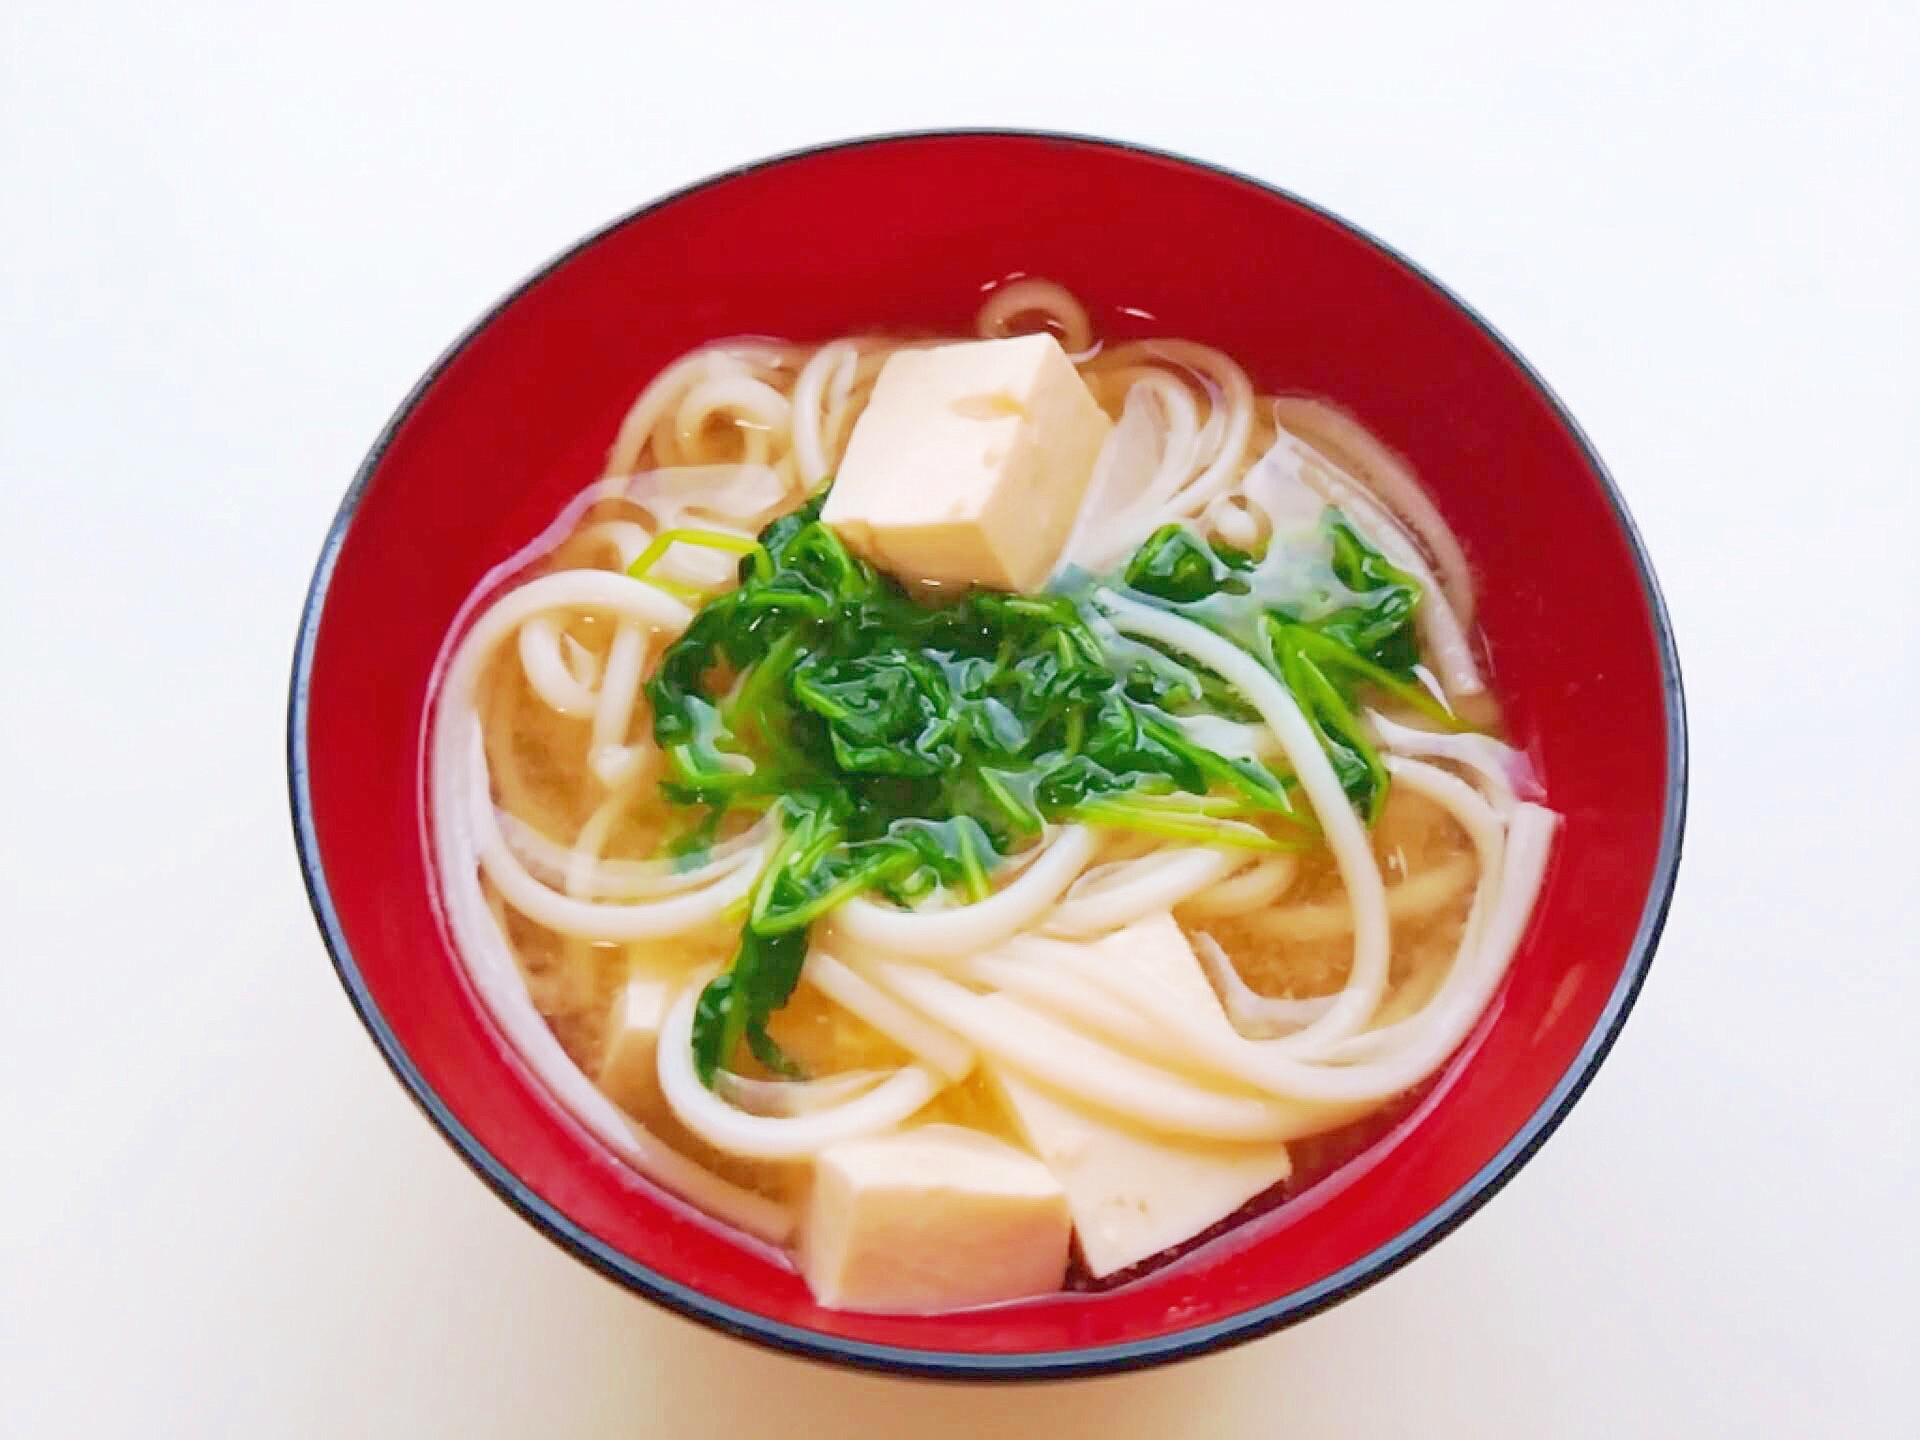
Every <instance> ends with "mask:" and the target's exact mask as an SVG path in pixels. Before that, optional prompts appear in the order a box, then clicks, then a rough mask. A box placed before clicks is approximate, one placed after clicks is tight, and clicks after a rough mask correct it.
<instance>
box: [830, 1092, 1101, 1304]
mask: <svg viewBox="0 0 1920 1440" xmlns="http://www.w3.org/2000/svg"><path fill="white" fill-rule="evenodd" d="M1071 1229H1072V1227H1071V1222H1070V1221H1069V1219H1068V1215H1067V1202H1066V1197H1065V1195H1063V1194H1062V1193H1061V1188H1060V1185H1059V1183H1058V1182H1057V1181H1056V1180H1055V1179H1054V1178H1053V1176H1052V1174H1050V1173H1049V1172H1048V1170H1047V1167H1046V1166H1044V1165H1042V1164H1041V1163H1040V1162H1039V1161H1038V1160H1035V1159H1034V1158H1033V1157H1032V1156H1031V1155H1028V1154H1026V1153H1025V1152H1024V1151H1021V1150H1017V1149H1015V1148H1014V1147H1013V1146H1011V1145H1008V1144H1006V1143H1005V1142H1003V1141H1000V1140H996V1139H994V1138H993V1137H992V1136H989V1135H984V1134H982V1133H980V1132H979V1131H977V1130H967V1129H962V1128H961V1127H959V1126H954V1125H924V1126H920V1127H918V1128H916V1129H912V1130H901V1131H895V1132H893V1133H891V1134H886V1135H875V1136H871V1137H868V1138H864V1139H859V1140H842V1141H840V1142H838V1143H836V1144H833V1145H829V1146H828V1147H827V1148H826V1149H825V1150H823V1151H821V1152H820V1155H819V1157H818V1159H817V1160H816V1162H815V1165H814V1177H813V1192H812V1195H811V1196H810V1198H809V1200H808V1205H807V1219H806V1230H805V1234H804V1236H803V1239H802V1244H801V1261H802V1264H803V1266H804V1268H805V1272H806V1277H807V1284H808V1285H809V1286H810V1287H811V1288H812V1290H813V1294H814V1298H815V1299H817V1300H818V1301H819V1302H820V1303H821V1304H822V1305H833V1306H838V1307H840V1308H842V1309H848V1310H869V1311H890V1312H913V1311H934V1310H955V1309H961V1308H964V1307H966V1306H970V1305H990V1304H993V1303H995V1302H997V1301H1003V1300H1019V1299H1024V1298H1026V1297H1028V1296H1032V1295H1044V1294H1048V1293H1050V1292H1052V1291H1055V1290H1058V1289H1059V1288H1060V1286H1061V1284H1062V1283H1063V1281H1064V1280H1065V1278H1066V1271H1067V1247H1068V1240H1069V1237H1070V1235H1071Z"/></svg>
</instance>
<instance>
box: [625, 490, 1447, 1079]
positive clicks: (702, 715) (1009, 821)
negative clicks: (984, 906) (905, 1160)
mask: <svg viewBox="0 0 1920 1440" xmlns="http://www.w3.org/2000/svg"><path fill="white" fill-rule="evenodd" d="M821 498H823V497H816V498H815V499H814V500H812V501H810V502H809V503H808V504H807V505H805V506H803V507H801V508H800V509H799V510H797V511H795V512H794V513H792V514H790V515H786V516H783V517H782V518H780V519H778V520H776V521H774V522H773V523H772V524H771V525H769V526H767V527H766V529H765V530H763V531H762V532H761V534H760V536H759V538H758V540H757V541H754V542H750V541H745V540H742V539H740V538H739V537H737V536H730V535H725V534H721V533H719V532H704V531H668V532H666V533H665V534H663V535H662V536H661V537H660V539H659V540H656V541H655V542H654V543H653V545H651V546H649V547H648V550H647V552H646V553H645V554H643V555H642V556H641V557H640V558H639V560H637V561H636V562H635V564H634V567H633V573H634V574H636V575H637V576H639V577H640V578H646V575H647V573H648V571H649V570H650V568H651V566H652V565H653V564H654V563H655V562H657V560H658V558H659V556H660V555H661V554H664V553H665V550H666V548H667V547H668V546H669V545H672V544H681V543H684V544H708V545H712V546H714V547H715V548H721V549H725V550H730V551H733V552H735V553H738V554H740V555H741V557H742V558H741V562H740V569H739V586H738V588H737V589H734V590H732V591H730V592H728V593H726V594H723V595H719V596H716V597H714V598H712V599H710V600H708V601H707V602H706V603H705V604H704V605H702V606H701V607H700V609H699V610H698V612H697V613H696V614H695V616H694V619H693V622H692V624H691V625H689V626H688V628H687V630H686V631H685V632H684V633H683V634H682V635H681V637H680V638H679V639H678V640H677V641H675V642H674V643H673V644H672V645H671V646H669V647H668V649H667V651H666V653H665V655H664V656H663V657H662V658H661V661H660V664H659V665H658V666H657V667H656V668H655V671H654V676H653V679H652V680H651V681H650V682H649V685H648V696H649V699H650V700H651V702H652V707H653V715H654V735H655V738H656V740H657V741H658V742H659V744H660V746H661V748H662V749H663V751H664V752H665V753H666V756H667V760H668V771H669V773H668V776H667V779H666V781H665V782H664V789H665V792H666V794H667V795H668V797H669V798H670V799H672V800H675V801H678V802H680V803H682V804H684V805H686V806H687V807H689V811H690V813H692V814H697V815H698V816H699V818H698V819H697V820H689V822H688V823H687V825H686V826H684V827H682V829H683V833H682V838H681V841H680V842H679V843H681V844H685V845H688V846H693V845H696V844H697V845H701V846H704V845H706V844H709V843H710V842H711V838H712V837H713V836H714V835H715V834H717V833H718V829H719V826H720V824H721V822H722V820H723V819H724V817H725V816H726V815H727V814H728V813H729V812H730V811H732V810H734V809H736V808H744V809H750V810H769V809H770V810H771V812H772V814H773V815H774V817H775V819H776V820H777V822H778V825H779V832H780V840H779V843H778V845H777V847H776V849H775V851H774V854H773V857H772V859H771V860H770V861H769V862H768V864H767V866H766V868H765V870H764V871H763V872H762V873H761V875H760V877H759V879H758V880H757V882H756V883H755V886H754V890H753V894H752V896H751V897H750V903H749V909H748V915H747V920H746V925H745V931H744V934H743V935H742V938H741V942H740V947H739V950H738V952H737V953H736V954H735V956H734V959H733V963H732V964H731V966H730V967H729V968H728V969H727V971H726V972H725V973H723V974H721V975H720V976H718V977H717V978H716V979H714V980H713V981H712V982H711V983H710V984H709V985H708V986H707V987H706V989H705V990H704V991H703V992H702V994H701V996H700V999H699V1002H698V1005H697V1008H696V1010H695V1013H694V1058H695V1063H696V1066H697V1068H698V1070H699V1073H700V1075H701V1077H702V1078H703V1079H704V1080H705V1081H707V1082H708V1083H711V1082H712V1078H713V1075H714V1072H715V1071H716V1070H717V1069H719V1068H720V1067H721V1066H723V1065H726V1064H728V1063H730V1062H731V1060H732V1058H733V1056H734V1055H735V1053H736V1052H737V1050H738V1048H739V1046H740V1044H741V1043H742V1042H743V1041H744V1042H745V1043H746V1044H747V1046H748V1047H749V1049H750V1050H751V1051H752V1053H753V1054H754V1055H755V1056H756V1057H757V1058H759V1060H760V1061H761V1062H762V1063H763V1064H766V1065H768V1066H770V1067H772V1068H774V1069H776V1070H780V1071H781V1072H782V1073H788V1072H790V1071H791V1069H792V1067H791V1065H790V1064H789V1062H788V1061H787V1060H786V1058H785V1057H784V1056H783V1055H782V1054H781V1053H780V1051H779V1048H778V1047H777V1046H776V1045H775V1044H774V1042H773V1040H772V1038H771V1036H770V1035H769V1034H768V1033H767V1029H766V1025H767V1020H768V1017H770V1016H771V1015H772V1014H773V1013H774V1012H775V1011H776V1010H778V1009H779V1008H780V1007H781V1006H782V1005H784V1004H785V1003H786V1001H787V999H788V997H789V996H790V995H791V994H792V991H793V988H794V986H795V985H796V984H798V983H799V978H800V972H801V968H802V966H803V965H804V963H805V959H806V947H807V931H808V928H809V927H810V926H811V925H812V924H813V923H814V922H815V921H816V920H818V919H820V918H822V917H823V916H825V915H827V914H828V913H829V912H831V911H832V910H833V909H835V908H836V907H838V906H839V905H841V904H843V903H845V902H846V901H847V900H849V899H851V898H853V897H855V896H858V895H862V894H866V893H868V892H877V893H879V894H882V895H885V896H887V897H889V898H891V899H892V900H894V901H896V902H898V903H900V904H904V905H912V904H914V903H917V902H918V901H920V900H922V899H924V898H926V897H927V896H928V895H930V894H932V893H933V892H934V891H935V890H938V889H946V890H949V891H951V892H954V893H955V894H958V895H960V896H963V897H965V898H967V899H976V900H977V899H979V898H982V897H984V896H985V895H987V894H988V893H990V890H991V885H992V873H993V871H994V869H995V867H996V866H997V865H999V864H1000V863H1001V862H1002V861H1003V860H1005V859H1006V858H1007V857H1008V856H1010V855H1012V854H1013V853H1015V852H1016V851H1018V850H1019V849H1020V848H1021V847H1023V846H1024V845H1026V844H1029V843H1031V841H1032V840H1033V839H1034V838H1035V837H1036V836H1038V835H1039V834H1040V832H1041V831H1042V829H1043V828H1044V826H1045V825H1046V824H1047V823H1048V822H1049V821H1067V820H1071V821H1077V822H1080V823H1083V824H1088V825H1096V826H1105V827H1112V828H1120V829H1126V830H1132V831H1136V832H1139V833H1143V834H1149V835H1155V836H1160V837H1164V838H1167V839H1172V840H1178V841H1182V842H1185V843H1189V844H1206V845H1230V846H1236V847H1244V848H1248V849H1255V850H1273V849H1282V848H1290V847H1299V846H1303V845H1307V844H1311V843H1315V841H1316V840H1317V835H1318V826H1317V824H1316V823H1315V822H1314V820H1313V818H1312V817H1311V816H1309V815H1305V814H1303V813H1301V812H1300V811H1299V810H1298V808H1297V807H1296V806H1295V804H1294V802H1293V799H1292V788H1293V783H1294V782H1293V779H1292V777H1291V776H1288V775H1283V774H1280V773H1277V772H1276V771H1274V770H1273V769H1271V768H1270V767H1268V766H1267V765H1265V764H1262V763H1261V762H1259V761H1256V760H1250V759H1246V758H1238V757H1231V756H1226V755H1220V754H1216V753H1214V752H1213V751H1211V750H1208V749H1207V748H1206V747H1205V746H1203V745H1200V744H1198V743H1196V742H1195V741H1194V740H1192V739H1191V738H1189V735H1188V732H1187V730H1186V729H1185V728H1184V727H1183V725H1182V723H1181V722H1182V717H1183V716H1186V715H1194V714H1210V715H1224V716H1228V717H1230V718H1236V719H1244V718H1250V717H1252V716H1253V714H1254V712H1253V711H1252V710H1251V708H1250V707H1249V706H1248V705H1247V704H1246V702H1245V700H1244V698H1243V697H1241V696H1239V695H1237V694H1236V693H1235V692H1234V691H1233V690H1232V689H1231V687H1229V686H1227V685H1226V684H1225V682H1223V681H1222V680H1220V678H1219V677H1218V676H1216V675H1213V674H1211V673H1210V672H1207V671H1204V670H1195V669H1193V668H1192V667H1190V666H1188V665H1186V664H1185V663H1183V662H1182V661H1180V660H1179V659H1176V658H1175V657H1174V656H1172V655H1168V654H1166V653H1165V652H1164V651H1161V650H1159V649H1157V648H1156V647H1154V646H1151V645H1147V644H1144V643H1140V642H1136V641H1132V640H1127V639H1124V638H1121V637H1116V636H1114V635H1113V632H1112V631H1111V628H1110V627H1108V628H1107V629H1105V630H1104V632H1103V631H1101V630H1098V629H1097V628H1096V626H1095V624H1094V623H1092V622H1091V621H1090V618H1089V617H1090V614H1091V613H1092V612H1091V611H1090V610H1083V608H1082V607H1083V606H1084V605H1088V604H1089V603H1090V594H1089V587H1090V585H1091V581H1090V580H1089V579H1088V578H1087V577H1080V579H1079V580H1078V581H1077V582H1076V589H1075V592H1074V593H1056V594H1042V595H1005V594H999V593H995V592H989V591H972V592H968V593H966V594H963V595H959V596H955V597H951V598H941V599H937V600H923V599H919V598H915V597H913V596H910V595H909V594H908V593H907V592H906V591H904V590H903V589H902V588H901V587H900V586H898V585H897V584H895V583H894V582H893V581H892V580H891V579H889V578H888V577H886V576H884V575H882V574H880V573H879V572H878V571H876V570H875V569H874V568H873V567H872V566H870V565H868V564H867V563H866V562H864V561H863V560H861V559H859V558H858V557H857V556H855V555H853V554H851V553H850V552H849V551H848V550H847V549H846V547H845V546H844V545H843V544H842V543H841V542H840V539H839V537H838V536H836V535H835V534H834V533H833V531H832V530H830V529H829V528H828V527H827V526H825V525H823V524H821V523H820V519H819V511H820V501H821ZM1122 576H1123V578H1124V583H1125V584H1126V585H1127V586H1128V587H1129V588H1130V589H1131V590H1133V591H1135V592H1137V593H1138V594H1141V595H1144V596H1147V597H1150V598H1151V600H1152V601H1153V603H1156V604H1159V605H1162V606H1165V607H1166V608H1167V609H1169V610H1172V611H1174V612H1175V613H1178V614H1181V615H1184V616H1187V617H1189V618H1192V619H1195V620H1197V621H1199V622H1200V623H1202V624H1206V625H1209V626H1210V627H1211V628H1213V629H1215V630H1216V631H1218V632H1219V633H1221V634H1223V635H1226V636H1227V637H1228V638H1230V639H1232V640H1233V641H1234V642H1235V643H1236V644H1240V645H1242V646H1243V647H1244V648H1246V649H1247V650H1249V651H1250V652H1251V653H1254V654H1255V655H1256V656H1257V657H1258V658H1259V659H1260V660H1261V661H1262V663H1263V664H1265V665H1267V666H1268V667H1269V668H1270V669H1271V670H1273V672H1274V673H1275V674H1276V675H1277V676H1278V677H1279V678H1280V680H1281V681H1282V683H1284V684H1285V685H1286V686H1287V688H1288V689H1289V690H1290V691H1291V692H1292V693H1293V695H1294V697H1295V698H1296V699H1297V700H1298V702H1299V704H1300V706H1301V709H1302V711H1303V712H1304V713H1305V715H1306V717H1307V720H1308V722H1309V724H1310V725H1311V726H1312V728H1313V732H1314V735H1315V737H1316V738H1317V739H1318V741H1319V743H1320V745H1321V747H1322V748H1323V749H1324V750H1325V752H1326V754H1327V756H1328V758H1329V760H1330V761H1331V763H1332V765H1333V768H1334V772H1335V774H1336V775H1337V776H1338V777H1339V780H1340V784H1341V786H1342V788H1343V789H1344V790H1345V792H1346V793H1347V795H1348V797H1349V798H1350V799H1351V800H1352V802H1353V804H1354V806H1355V808H1356V809H1357V810H1359V812H1360V813H1361V814H1362V815H1363V816H1364V817H1365V818H1366V820H1367V821H1368V823H1372V822H1373V821H1375V820H1377V819H1378V818H1379V815H1380V812H1381V807H1382V806H1383V805H1384V804H1385V800H1386V794H1387V780H1388V777H1387V772H1386V769H1385V767H1384V765H1383V764H1382V763H1381V760H1380V756H1379V754H1378V753H1377V752H1376V751H1375V750H1374V748H1373V746H1372V744H1371V743H1370V742H1369V741H1368V739H1367V737H1366V735H1365V733H1364V731H1363V729H1362V727H1361V725H1360V721H1359V718H1358V712H1357V694H1358V691H1359V690H1360V689H1361V688H1362V687H1370V688H1373V689H1377V690H1379V691H1382V692H1385V693H1387V694H1390V695H1392V696H1394V697H1395V698H1397V699H1399V700H1401V701H1402V702H1404V703H1406V704H1408V705H1412V706H1414V707H1416V708H1418V709H1420V710H1422V711H1424V712H1425V713H1427V714H1429V715H1432V716H1435V717H1436V718H1439V719H1441V720H1442V721H1443V722H1444V723H1452V717H1451V716H1450V715H1449V714H1448V712H1447V711H1446V710H1445V709H1444V707H1442V706H1440V705H1439V704H1438V703H1437V702H1436V701H1434V700H1433V699H1432V697H1431V696H1429V695H1428V694H1427V693H1426V691H1425V690H1424V689H1422V688H1421V686H1420V684H1419V683H1418V680H1417V678H1416V677H1415V674H1414V667H1415V666H1416V665H1417V664H1418V661H1419V646H1418V639H1417V636H1416V634H1415V632H1414V625H1413V622H1414V616H1415V614H1416V612H1417V610H1418V607H1419V603H1420V586H1419V584H1418V582H1416V581H1415V580H1414V579H1413V578H1412V577H1411V576H1409V575H1408V574H1406V572H1404V571H1402V570H1400V569H1398V568H1397V567H1395V566H1394V565H1392V564H1391V563H1390V562H1389V561H1387V559H1386V558H1385V557H1384V556H1383V555H1381V554H1380V553H1379V552H1378V551H1376V550H1374V549H1373V548H1372V547H1371V546H1369V545H1368V544H1367V543H1366V541H1365V540H1363V539H1362V538H1361V537H1360V536H1359V535H1358V534H1357V533H1356V532H1355V531H1354V530H1353V529H1352V527H1351V526H1350V525H1348V524H1347V522H1346V521H1345V519H1344V518H1343V517H1342V516H1341V515H1340V514H1339V512H1338V511H1332V510H1330V511H1328V512H1327V516H1326V519H1325V522H1324V523H1323V525H1322V527H1321V533H1320V535H1319V536H1318V537H1317V539H1316V540H1315V541H1313V543H1312V544H1311V545H1309V546H1308V547H1306V548H1305V549H1301V548H1300V547H1297V546H1294V545H1293V544H1292V542H1291V541H1290V542H1288V546H1287V547H1286V548H1281V547H1270V550H1269V553H1266V554H1261V555H1254V554H1249V553H1247V552H1245V551H1240V550H1235V549H1233V548H1231V547H1227V546H1223V545H1219V544H1209V543H1208V542H1206V541H1205V540H1203V539H1201V538H1200V537H1199V536H1198V535H1197V534H1195V533H1194V532H1193V531H1191V530H1189V529H1188V528H1186V527H1185V526H1181V525H1170V526H1166V527H1163V528H1162V529H1160V530H1158V531H1156V532H1155V533H1154V534H1153V535H1152V536H1150V537H1149V538H1148V540H1147V541H1146V543H1145V544H1143V545H1142V546H1141V547H1140V548H1139V550H1138V551H1136V552H1135V553H1134V555H1133V556H1132V557H1131V558H1130V559H1129V561H1128V563H1127V564H1126V566H1125V567H1124V569H1123V571H1122ZM1102 633H1104V634H1105V635H1106V636H1107V637H1108V638H1107V639H1105V640H1103V639H1102Z"/></svg>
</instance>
